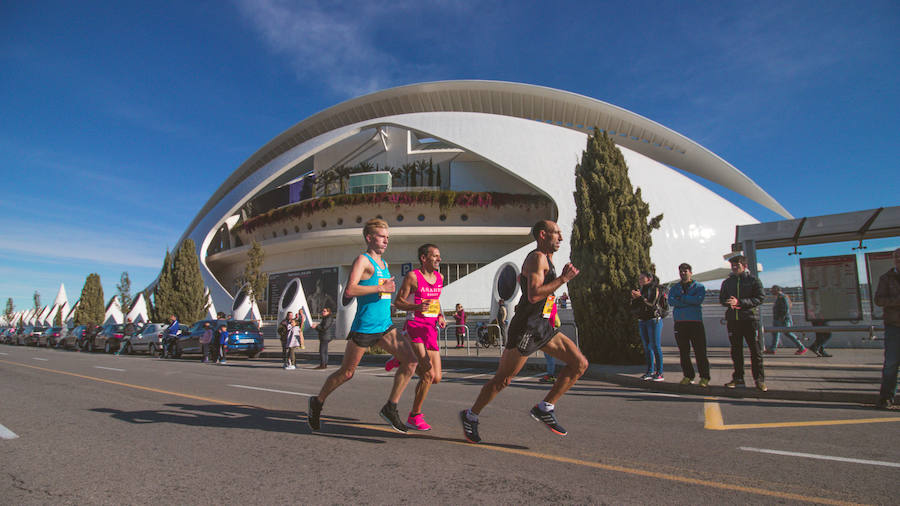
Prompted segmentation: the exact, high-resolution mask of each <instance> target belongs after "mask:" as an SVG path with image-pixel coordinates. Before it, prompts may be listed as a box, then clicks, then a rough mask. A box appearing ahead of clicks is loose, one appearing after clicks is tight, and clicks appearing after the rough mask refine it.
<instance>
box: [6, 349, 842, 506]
mask: <svg viewBox="0 0 900 506" xmlns="http://www.w3.org/2000/svg"><path fill="white" fill-rule="evenodd" d="M0 363H4V364H10V365H17V366H21V367H28V368H30V369H37V370H39V371H45V372H51V373H56V374H64V375H67V376H73V377H76V378H82V379H86V380H92V381H99V382H101V383H109V384H112V385H118V386H123V387H127V388H135V389H138V390H146V391H150V392H156V393H161V394H166V395H174V396H177V397H184V398H188V399H196V400H200V401H204V402H212V403H216V404H224V405H227V406H247V404H244V403H238V402H230V401H223V400H220V399H213V398H209V397H201V396H197V395H190V394H183V393H179V392H172V391H169V390H161V389H157V388H150V387H145V386H141V385H132V384H130V383H123V382H121V381H113V380H108V379H104V378H97V377H94V376H86V375H83V374H77V373H73V372H66V371H58V370H54V369H47V368H45V367H37V366H33V365H26V364H20V363H18V362H10V361H7V360H0ZM706 404H707V407H709V406H710V405H711V406H713V408H712V409H707V416H708V417H709V416H710V412H713V415H712V416H715V413H718V416H719V423H720V424H721V416H722V414H721V411H720V410H719V406H718V404H716V403H706ZM707 420H709V419H707ZM352 425H353V426H356V427H360V428H367V429H370V430H379V431H382V432H387V433H390V434H395V431H393V430H392V429H388V428H386V427H382V426H377V425H367V424H352ZM413 436H418V435H416V434H413ZM418 437H421V438H423V439H431V440H437V441H443V442H447V443H450V444H455V445H459V446H466V447H469V448H477V449H481V450H493V451H497V452H501V453H508V454H512V455H520V456H523V457H533V458H537V459H542V460H550V461H553V462H560V463H564V464H573V465H577V466H583V467H590V468H593V469H601V470H604V471H613V472H618V473H624V474H630V475H634V476H643V477H647V478H655V479H660V480H666V481H672V482H678V483H686V484H690V485H699V486H703V487H710V488H715V489H719V490H730V491H734V492H744V493H747V494H753V495H760V496H766V497H777V498H780V499H788V500H792V501H801V502H809V503H817V504H833V505H856V504H858V503H853V502H848V501H838V500H835V499H828V498H825V497H813V496H805V495H801V494H792V493H788V492H779V491H777V490H767V489H764V488H756V487H745V486H743V485H732V484H730V483H722V482H717V481H709V480H700V479H696V478H688V477H686V476H677V475H674V474H667V473H659V472H656V471H645V470H643V469H635V468H629V467H623V466H614V465H610V464H601V463H599V462H591V461H588V460H581V459H573V458H570V457H561V456H558V455H550V454H546V453H540V452H533V451H528V450H519V449H515V448H504V447H500V446H492V445H490V444H472V443H468V442H465V441H459V440H449V439H442V438H437V437H434V436H430V435H424V434H423V435H421V436H418Z"/></svg>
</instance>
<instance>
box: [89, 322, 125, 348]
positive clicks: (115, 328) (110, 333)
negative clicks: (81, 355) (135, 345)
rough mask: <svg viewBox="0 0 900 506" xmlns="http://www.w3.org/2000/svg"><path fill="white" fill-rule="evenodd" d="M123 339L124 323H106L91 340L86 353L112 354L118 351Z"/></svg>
mask: <svg viewBox="0 0 900 506" xmlns="http://www.w3.org/2000/svg"><path fill="white" fill-rule="evenodd" d="M123 337H125V324H124V323H108V324H106V325H104V326H102V327H100V330H99V331H98V332H97V334H96V335H94V338H93V339H91V342H90V349H89V350H88V351H94V350H103V353H112V352H114V351H117V350H118V349H119V346H120V345H121V344H122V338H123Z"/></svg>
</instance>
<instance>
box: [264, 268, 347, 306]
mask: <svg viewBox="0 0 900 506" xmlns="http://www.w3.org/2000/svg"><path fill="white" fill-rule="evenodd" d="M294 278H300V284H301V285H303V293H304V294H306V302H307V304H309V314H311V315H313V316H318V315H319V314H321V312H322V307H324V306H328V307H330V308H331V309H332V311H334V310H335V308H336V307H337V306H336V305H335V302H334V301H335V300H337V292H338V268H337V267H325V268H322V269H304V270H302V271H289V272H278V273H270V274H269V314H270V315H275V314H278V301H279V299H281V292H282V291H284V288H285V287H286V286H287V284H288V283H290V282H291V280H292V279H294Z"/></svg>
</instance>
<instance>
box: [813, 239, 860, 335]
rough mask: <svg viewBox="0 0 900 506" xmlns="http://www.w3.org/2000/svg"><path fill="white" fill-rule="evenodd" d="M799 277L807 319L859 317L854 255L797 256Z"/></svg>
mask: <svg viewBox="0 0 900 506" xmlns="http://www.w3.org/2000/svg"><path fill="white" fill-rule="evenodd" d="M800 276H801V279H802V283H803V298H804V308H805V312H806V319H807V321H810V322H811V321H816V320H818V321H833V320H841V321H848V320H849V321H858V320H861V319H862V296H861V294H860V290H859V272H858V271H857V265H856V255H839V256H833V257H819V258H801V259H800Z"/></svg>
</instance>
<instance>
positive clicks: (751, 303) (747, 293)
mask: <svg viewBox="0 0 900 506" xmlns="http://www.w3.org/2000/svg"><path fill="white" fill-rule="evenodd" d="M729 262H731V275H730V276H728V277H727V278H726V279H725V281H722V288H721V289H720V290H719V303H720V304H722V305H723V306H725V307H726V308H727V309H726V310H725V320H726V322H727V326H728V341H729V342H730V343H731V361H732V363H734V373H733V374H732V376H731V381H729V382H728V383H725V386H726V387H727V388H735V387H738V386H744V342H746V343H747V348H749V349H750V369H751V371H752V373H753V379H754V380H755V381H756V388H757V389H758V390H760V391H762V392H765V391H767V390H768V388H767V387H766V374H765V370H764V369H763V357H762V346H761V344H762V343H761V342H760V339H759V306H760V304H762V303H763V300H765V297H766V296H765V293H764V292H763V286H762V283H760V281H759V279H757V278H755V277H753V276H752V275H751V274H750V272H749V271H748V270H747V257H745V256H743V255H738V256H735V257H732V258H731V259H729Z"/></svg>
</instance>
